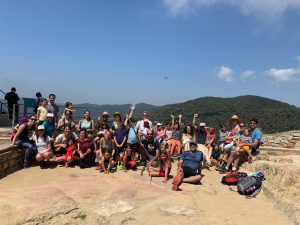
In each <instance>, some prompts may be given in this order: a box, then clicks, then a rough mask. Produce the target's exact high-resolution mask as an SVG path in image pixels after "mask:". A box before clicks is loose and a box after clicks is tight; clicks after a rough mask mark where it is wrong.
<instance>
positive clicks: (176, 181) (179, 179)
mask: <svg viewBox="0 0 300 225" xmlns="http://www.w3.org/2000/svg"><path fill="white" fill-rule="evenodd" d="M182 177H183V174H182V172H180V173H178V174H177V175H176V176H175V177H174V179H173V182H172V184H173V185H172V190H173V191H178V187H179V186H180V185H181V182H182Z"/></svg>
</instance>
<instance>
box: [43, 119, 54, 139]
mask: <svg viewBox="0 0 300 225" xmlns="http://www.w3.org/2000/svg"><path fill="white" fill-rule="evenodd" d="M42 125H43V126H44V127H45V133H46V134H47V135H48V136H49V137H52V135H53V133H54V131H55V125H54V124H53V123H52V124H51V123H48V121H44V122H43V124H42Z"/></svg>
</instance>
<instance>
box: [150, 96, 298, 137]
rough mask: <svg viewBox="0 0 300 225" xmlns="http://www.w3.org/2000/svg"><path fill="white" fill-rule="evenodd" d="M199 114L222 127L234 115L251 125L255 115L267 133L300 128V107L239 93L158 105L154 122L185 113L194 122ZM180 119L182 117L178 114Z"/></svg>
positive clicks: (185, 116)
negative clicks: (228, 96)
mask: <svg viewBox="0 0 300 225" xmlns="http://www.w3.org/2000/svg"><path fill="white" fill-rule="evenodd" d="M195 113H198V114H199V116H200V119H199V120H198V122H205V123H206V124H207V125H208V126H213V127H215V128H218V127H219V125H220V124H223V123H225V124H228V123H229V119H230V117H231V116H232V115H233V114H236V115H238V116H239V118H240V119H241V120H242V121H244V122H245V123H246V124H247V125H249V120H250V119H251V118H253V117H256V118H258V119H259V122H260V124H259V126H260V127H261V129H262V130H263V132H266V133H274V132H281V131H288V130H296V129H300V109H299V108H297V107H296V106H292V105H289V104H287V103H283V102H280V101H276V100H272V99H268V98H263V97H259V96H239V97H234V98H216V97H203V98H197V99H194V100H190V101H187V102H183V103H178V104H171V105H165V106H161V107H156V108H155V109H154V110H153V112H152V114H151V118H152V120H154V121H159V122H167V121H170V119H171V118H170V115H171V114H173V115H176V116H178V114H183V116H184V119H183V123H185V124H188V123H191V121H192V118H193V115H194V114H195ZM177 118H178V117H177Z"/></svg>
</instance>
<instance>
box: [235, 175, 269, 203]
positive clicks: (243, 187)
mask: <svg viewBox="0 0 300 225" xmlns="http://www.w3.org/2000/svg"><path fill="white" fill-rule="evenodd" d="M263 180H264V176H256V175H254V176H248V177H246V178H245V179H243V180H241V181H239V182H238V184H237V190H238V193H239V194H241V195H245V196H246V197H247V198H254V197H256V195H258V193H259V192H260V191H261V189H262V181H263Z"/></svg>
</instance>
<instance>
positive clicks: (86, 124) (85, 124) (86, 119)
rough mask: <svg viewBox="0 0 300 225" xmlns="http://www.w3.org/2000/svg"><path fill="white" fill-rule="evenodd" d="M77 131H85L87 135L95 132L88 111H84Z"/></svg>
mask: <svg viewBox="0 0 300 225" xmlns="http://www.w3.org/2000/svg"><path fill="white" fill-rule="evenodd" d="M77 130H78V131H80V130H86V131H87V133H93V132H94V130H95V124H94V120H92V119H91V113H90V111H89V110H85V112H84V115H83V118H82V119H81V120H79V122H78V126H77Z"/></svg>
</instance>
